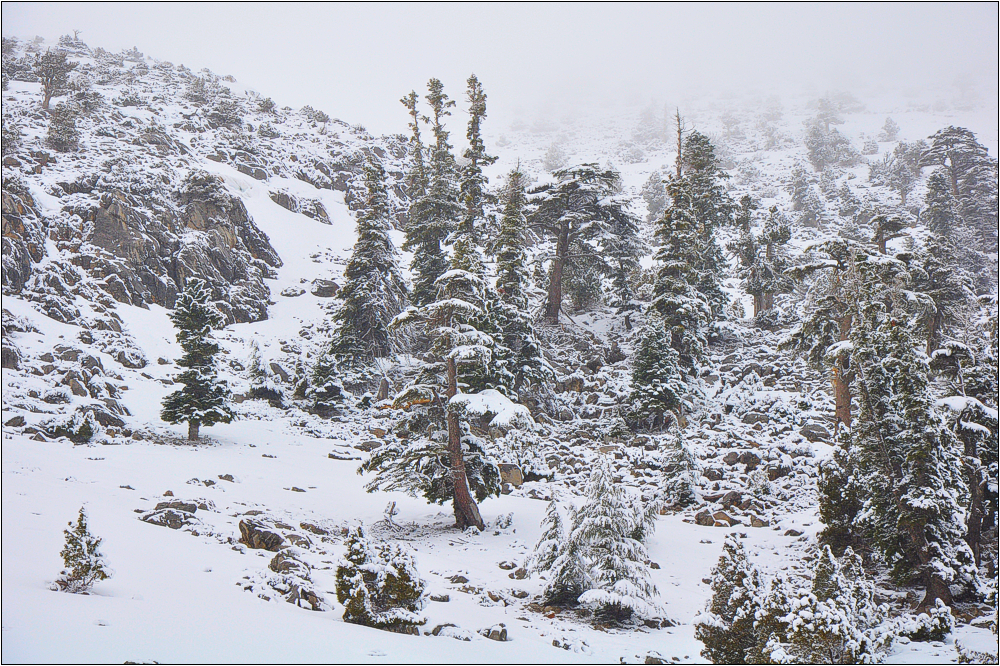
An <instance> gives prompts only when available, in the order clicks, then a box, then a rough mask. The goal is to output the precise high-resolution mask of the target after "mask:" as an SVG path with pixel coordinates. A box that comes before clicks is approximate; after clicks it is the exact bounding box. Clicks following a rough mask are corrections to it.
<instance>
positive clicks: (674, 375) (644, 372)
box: [629, 309, 689, 429]
mask: <svg viewBox="0 0 1000 666" xmlns="http://www.w3.org/2000/svg"><path fill="white" fill-rule="evenodd" d="M682 334H683V333H681V335H682ZM672 342H673V336H672V335H671V333H670V332H669V331H668V330H667V328H666V326H665V325H664V322H663V319H662V317H660V315H659V314H658V313H657V312H656V311H655V310H652V309H651V310H650V312H649V313H648V314H647V322H646V328H645V330H644V331H643V333H642V338H641V339H640V341H639V348H638V350H637V351H636V353H635V358H634V360H633V361H632V385H631V386H632V392H631V397H630V400H629V402H630V403H631V404H632V405H633V410H634V418H635V419H636V420H637V421H638V422H639V423H640V424H643V425H645V426H646V427H649V428H651V429H658V428H663V427H664V426H666V425H669V424H670V423H671V422H676V420H677V417H676V414H677V412H679V410H680V409H681V408H682V406H683V403H684V399H685V395H686V394H687V393H688V392H689V391H688V388H687V386H686V384H685V382H684V370H683V368H682V367H681V364H680V355H679V354H678V353H677V350H676V349H674V348H673V346H672Z"/></svg>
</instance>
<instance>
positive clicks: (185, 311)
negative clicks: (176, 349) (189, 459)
mask: <svg viewBox="0 0 1000 666" xmlns="http://www.w3.org/2000/svg"><path fill="white" fill-rule="evenodd" d="M210 297H211V290H210V289H209V288H208V285H206V284H205V281H204V280H202V279H200V278H188V280H187V283H186V284H185V285H184V291H183V292H181V294H180V295H179V296H178V297H177V302H176V303H175V305H174V311H173V312H172V313H171V314H170V320H171V321H172V322H173V323H174V326H175V327H176V328H177V342H179V343H180V345H181V348H182V349H183V350H184V356H182V357H181V358H180V360H178V361H177V365H179V366H180V367H182V368H184V371H183V372H181V374H180V375H178V376H177V378H176V380H175V381H176V382H177V383H179V384H183V385H184V386H183V388H181V389H179V390H177V391H174V392H173V393H171V394H170V395H168V396H167V397H166V398H164V399H163V410H162V411H161V412H160V416H161V418H162V419H163V420H164V421H166V422H167V423H182V422H184V421H187V424H188V440H189V441H192V442H194V441H197V440H198V430H199V428H200V427H201V426H203V425H204V426H211V425H215V424H216V423H229V422H230V421H232V420H233V413H232V411H231V410H230V408H229V389H228V387H227V386H226V382H225V381H222V380H220V379H219V376H218V368H217V367H216V366H217V363H216V356H217V355H218V354H219V351H220V349H219V345H218V344H216V343H215V341H214V340H213V339H212V329H213V328H219V327H221V326H222V324H223V322H224V319H223V317H222V315H221V314H219V312H218V310H216V309H215V307H214V306H212V305H211V304H210V303H209V298H210Z"/></svg>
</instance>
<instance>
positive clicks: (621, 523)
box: [569, 460, 660, 622]
mask: <svg viewBox="0 0 1000 666" xmlns="http://www.w3.org/2000/svg"><path fill="white" fill-rule="evenodd" d="M642 519H643V517H642V516H637V515H636V507H635V506H634V504H633V503H632V502H631V501H630V499H629V497H628V496H627V494H626V493H625V492H624V491H623V489H622V488H620V487H619V486H617V485H616V484H615V483H614V482H613V480H612V478H611V469H610V467H609V465H608V462H607V460H601V461H600V462H598V463H597V464H596V465H595V467H594V471H593V472H591V475H590V481H589V483H588V484H587V502H586V503H585V504H584V505H583V506H582V507H581V508H580V510H579V511H578V512H577V515H576V524H575V525H574V528H573V531H572V533H571V534H570V536H569V541H570V542H571V543H576V544H579V545H580V546H582V547H583V548H584V549H585V553H586V555H587V558H588V559H589V561H590V564H591V569H590V576H591V579H592V583H591V584H592V587H591V588H590V589H588V590H587V591H586V592H584V593H583V594H582V595H581V596H580V598H579V602H580V603H582V604H594V605H596V606H597V610H596V614H597V616H598V617H599V618H603V619H607V620H612V621H616V622H620V621H623V620H627V619H628V618H630V617H631V616H632V615H633V614H635V615H637V616H639V617H645V618H650V617H655V616H656V615H658V614H660V607H659V604H658V603H657V602H656V601H655V600H654V597H655V596H656V594H657V592H656V586H654V585H653V583H652V582H651V581H650V579H649V568H648V566H647V565H646V562H647V561H648V560H649V556H648V555H647V553H646V547H645V546H643V545H642V543H641V542H640V541H638V540H636V539H635V538H634V537H633V534H634V533H635V531H636V530H637V529H639V528H640V527H641V525H640V524H639V521H640V520H642Z"/></svg>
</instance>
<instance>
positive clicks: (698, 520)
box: [694, 511, 715, 527]
mask: <svg viewBox="0 0 1000 666" xmlns="http://www.w3.org/2000/svg"><path fill="white" fill-rule="evenodd" d="M694 522H695V524H697V525H701V526H703V527H711V526H712V525H715V519H714V518H712V514H711V513H710V512H709V511H701V512H699V513H697V514H695V516H694Z"/></svg>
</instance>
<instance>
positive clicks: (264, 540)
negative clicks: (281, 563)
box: [240, 520, 285, 553]
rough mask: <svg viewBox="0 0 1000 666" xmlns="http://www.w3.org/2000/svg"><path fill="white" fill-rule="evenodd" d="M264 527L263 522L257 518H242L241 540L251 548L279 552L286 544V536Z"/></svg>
mask: <svg viewBox="0 0 1000 666" xmlns="http://www.w3.org/2000/svg"><path fill="white" fill-rule="evenodd" d="M264 527H266V526H265V525H264V524H263V523H260V522H258V521H256V520H241V521H240V541H241V542H242V543H244V544H246V545H247V546H249V547H250V548H256V549H260V550H269V551H271V552H275V553H276V552H278V551H279V550H281V548H282V547H283V546H284V545H285V539H284V537H282V536H281V535H280V534H276V533H275V532H271V531H269V530H266V529H264Z"/></svg>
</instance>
